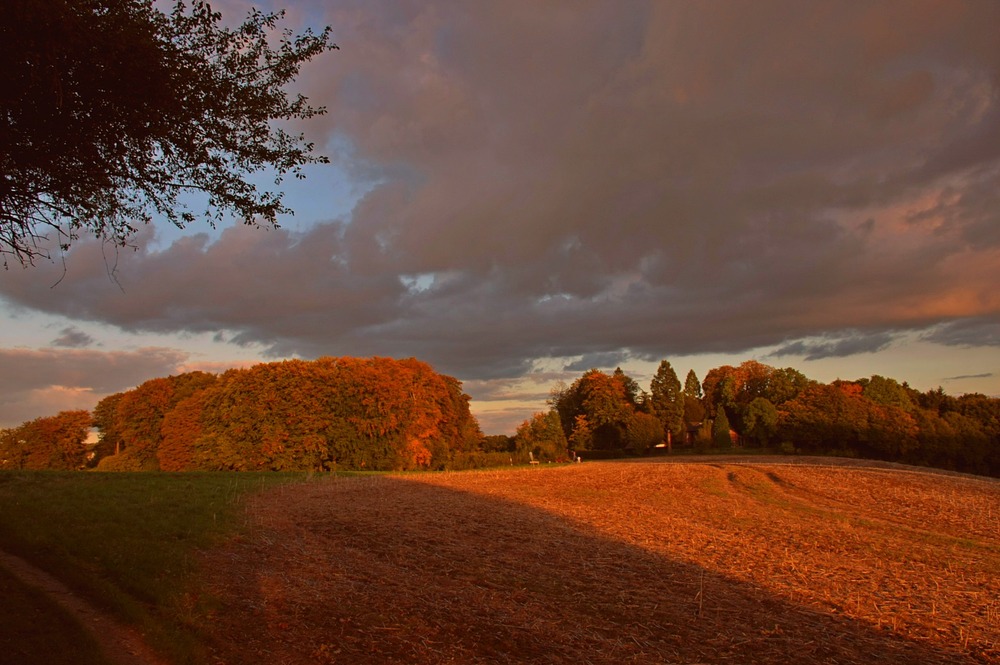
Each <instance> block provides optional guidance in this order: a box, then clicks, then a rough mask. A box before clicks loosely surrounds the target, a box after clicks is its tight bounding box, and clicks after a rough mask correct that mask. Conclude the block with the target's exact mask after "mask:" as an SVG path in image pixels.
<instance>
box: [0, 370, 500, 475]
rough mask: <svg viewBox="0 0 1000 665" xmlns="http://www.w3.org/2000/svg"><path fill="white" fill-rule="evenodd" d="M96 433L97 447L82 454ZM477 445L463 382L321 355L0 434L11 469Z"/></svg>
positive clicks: (185, 465) (293, 466)
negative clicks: (93, 429) (90, 431)
mask: <svg viewBox="0 0 1000 665" xmlns="http://www.w3.org/2000/svg"><path fill="white" fill-rule="evenodd" d="M91 424H93V426H94V427H96V428H97V430H98V431H99V433H100V439H99V442H98V443H97V445H96V447H95V448H94V449H93V450H91V451H87V450H86V446H85V445H83V442H84V440H85V439H86V435H87V430H88V428H89V427H90V426H91ZM482 438H483V436H482V433H481V432H480V430H479V425H478V423H477V422H476V420H475V418H473V416H472V414H471V413H470V411H469V398H468V396H467V395H465V394H463V393H462V390H461V384H460V383H459V382H458V381H457V380H455V379H453V378H451V377H448V376H443V375H441V374H437V373H436V372H434V371H433V370H432V369H431V368H430V366H429V365H427V364H425V363H422V362H420V361H417V360H414V359H408V360H392V359H388V358H367V359H359V358H321V359H319V360H316V361H312V362H307V361H302V360H289V361H284V362H279V363H269V364H261V365H256V366H254V367H251V368H249V369H234V370H230V371H228V372H226V373H224V374H222V375H218V376H217V375H214V374H207V373H205V372H191V373H187V374H181V375H179V376H171V377H167V378H158V379H153V380H151V381H147V382H146V383H143V384H142V385H140V386H138V387H137V388H135V389H134V390H129V391H127V392H123V393H117V394H114V395H111V396H109V397H106V398H105V399H103V400H101V402H100V403H98V405H97V406H96V407H95V409H94V412H93V415H92V417H91V415H90V414H88V413H87V412H86V411H82V412H66V413H63V414H59V415H58V416H55V417H52V418H41V419H38V420H36V421H32V422H31V423H25V424H24V425H21V426H20V427H18V428H15V429H13V430H8V431H7V432H5V433H4V435H3V436H2V437H0V463H2V465H3V466H4V467H6V468H29V469H38V468H81V467H83V466H86V465H90V466H93V465H96V466H97V468H98V469H101V470H117V471H143V470H163V471H189V470H239V471H243V470H331V469H371V470H408V469H422V468H443V467H445V466H448V465H449V463H450V462H452V461H453V460H455V459H459V460H464V459H465V458H466V457H468V456H469V455H472V454H473V453H475V452H477V451H478V450H479V447H480V442H481V440H482Z"/></svg>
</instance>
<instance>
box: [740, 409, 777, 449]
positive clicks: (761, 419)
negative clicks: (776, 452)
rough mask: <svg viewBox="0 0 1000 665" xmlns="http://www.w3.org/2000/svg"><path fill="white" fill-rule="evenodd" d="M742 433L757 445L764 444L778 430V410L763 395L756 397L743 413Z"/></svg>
mask: <svg viewBox="0 0 1000 665" xmlns="http://www.w3.org/2000/svg"><path fill="white" fill-rule="evenodd" d="M743 426H744V427H745V428H746V429H745V431H744V434H745V435H746V436H748V437H749V438H750V439H751V440H752V441H754V442H755V443H756V444H757V445H759V446H766V445H767V444H768V442H769V441H770V440H771V437H772V436H774V433H775V432H776V431H777V430H778V410H777V409H776V408H774V404H771V401H770V400H768V399H766V398H764V397H756V398H754V400H753V401H752V402H750V404H749V405H747V409H746V413H745V414H744V415H743Z"/></svg>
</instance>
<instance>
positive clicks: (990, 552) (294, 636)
mask: <svg viewBox="0 0 1000 665" xmlns="http://www.w3.org/2000/svg"><path fill="white" fill-rule="evenodd" d="M799 461H800V462H801V461H802V460H801V459H800V460H799ZM785 462H786V460H784V459H783V458H756V459H754V460H752V461H746V462H737V461H735V460H734V459H728V460H727V459H720V460H713V461H711V462H700V463H685V462H681V463H611V462H606V463H586V464H582V465H573V466H568V467H567V466H563V467H549V466H547V465H542V467H541V468H537V467H536V468H531V469H512V470H502V471H485V472H474V473H445V474H420V475H405V476H379V477H368V478H348V479H343V478H340V479H334V480H331V481H329V482H323V483H312V484H309V485H298V486H284V487H281V488H278V489H275V490H272V491H269V492H267V493H263V494H261V495H259V496H258V497H257V498H256V499H255V500H253V501H252V502H250V503H249V504H248V508H247V510H248V515H249V516H250V518H251V519H252V521H253V524H254V528H253V535H252V536H251V537H249V538H247V537H243V538H240V539H235V540H233V541H232V542H230V543H229V544H228V545H226V546H225V547H223V548H221V549H217V550H214V551H212V552H210V553H208V554H206V555H205V557H204V559H203V561H202V570H203V571H204V580H203V584H204V588H205V590H206V591H207V592H209V593H210V594H211V595H212V596H214V597H215V598H216V599H217V600H218V603H219V604H218V606H217V609H216V611H215V612H214V613H213V614H212V615H211V616H210V617H208V622H207V623H206V625H208V626H211V628H210V629H209V630H210V632H211V639H212V642H213V645H214V646H213V649H214V651H215V654H214V655H215V656H216V657H218V658H219V659H220V660H223V661H225V662H262V661H263V660H264V659H265V658H266V659H267V660H268V662H281V663H317V662H318V663H339V662H351V663H404V662H406V663H421V662H424V663H432V662H433V663H439V662H464V663H486V662H490V663H504V662H511V663H513V662H538V663H542V662H544V663H563V662H565V663H570V662H572V663H584V662H586V663H626V662H635V663H662V662H683V663H715V662H754V663H788V662H795V663H830V662H837V663H906V664H907V665H911V664H912V663H976V662H980V663H985V662H996V661H997V660H998V659H1000V627H998V626H1000V621H998V619H1000V602H998V600H997V599H998V598H1000V531H998V529H997V518H998V516H1000V483H998V482H997V481H994V480H990V479H982V478H974V477H968V476H961V475H954V474H953V475H943V474H937V473H930V472H926V471H922V470H921V471H917V470H910V469H900V468H895V469H885V468H875V467H862V466H851V467H841V466H835V465H831V464H830V460H828V459H824V460H821V461H820V462H819V463H817V464H794V465H792V464H787V463H785Z"/></svg>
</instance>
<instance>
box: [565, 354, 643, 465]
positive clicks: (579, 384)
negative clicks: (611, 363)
mask: <svg viewBox="0 0 1000 665" xmlns="http://www.w3.org/2000/svg"><path fill="white" fill-rule="evenodd" d="M629 381H631V380H630V379H628V377H626V376H625V375H624V373H620V374H616V375H614V376H612V375H608V374H605V373H604V372H602V371H600V370H598V369H591V370H588V371H586V372H584V374H583V376H581V377H580V378H579V379H577V380H576V381H574V382H573V384H572V385H571V386H570V387H569V388H563V387H559V388H557V389H555V390H553V392H552V397H551V399H550V405H551V406H552V408H553V409H554V410H555V411H556V412H557V413H558V416H559V421H560V423H561V425H562V428H563V434H564V435H565V436H566V439H567V440H568V441H571V442H572V443H573V446H574V448H576V449H578V450H584V449H586V448H593V449H599V450H610V449H615V448H621V447H622V446H623V445H624V443H625V440H626V430H627V429H628V423H629V420H630V418H631V417H632V414H634V413H635V411H636V406H635V403H634V402H633V401H631V400H630V399H629ZM580 416H584V419H583V420H580V418H579V417H580ZM581 423H583V424H585V426H586V434H587V436H583V435H582V434H578V433H577V431H576V430H577V428H578V427H579V426H580V425H581Z"/></svg>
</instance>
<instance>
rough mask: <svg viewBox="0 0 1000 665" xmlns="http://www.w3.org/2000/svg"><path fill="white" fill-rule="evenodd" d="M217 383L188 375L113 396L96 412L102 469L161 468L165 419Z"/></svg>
mask: <svg viewBox="0 0 1000 665" xmlns="http://www.w3.org/2000/svg"><path fill="white" fill-rule="evenodd" d="M214 381H215V376H214V375H213V374H209V373H207V372H188V373H184V374H179V375H176V376H169V377H163V378H156V379H151V380H149V381H146V382H145V383H143V384H141V385H139V386H138V387H137V388H134V389H133V390H129V391H127V392H124V393H118V394H115V395H111V396H109V397H107V398H105V399H104V400H101V402H99V403H98V404H97V407H96V408H95V409H94V411H95V414H96V417H95V419H94V421H95V427H97V428H98V430H99V431H100V434H101V444H100V446H99V451H100V456H99V458H98V459H99V464H98V465H99V468H101V469H102V470H108V471H111V470H115V471H151V470H157V469H159V468H160V465H159V458H158V450H159V446H160V442H161V438H162V432H161V425H162V424H163V420H164V418H165V417H166V416H167V414H168V413H170V411H172V410H173V408H174V407H175V406H176V405H177V404H178V403H180V402H181V401H183V400H185V399H187V398H188V397H190V396H191V395H192V394H194V393H196V392H198V391H200V390H202V389H203V388H205V387H206V386H208V385H210V384H211V383H213V382H214Z"/></svg>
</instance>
